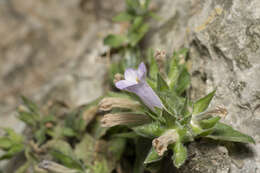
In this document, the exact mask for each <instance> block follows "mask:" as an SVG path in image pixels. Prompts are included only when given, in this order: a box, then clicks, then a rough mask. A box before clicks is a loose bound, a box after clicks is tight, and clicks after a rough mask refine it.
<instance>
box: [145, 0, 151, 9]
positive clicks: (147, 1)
mask: <svg viewBox="0 0 260 173" xmlns="http://www.w3.org/2000/svg"><path fill="white" fill-rule="evenodd" d="M150 2H151V0H145V2H144V9H145V10H147V9H148V7H149V4H150Z"/></svg>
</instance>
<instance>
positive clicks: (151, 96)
mask: <svg viewBox="0 0 260 173" xmlns="http://www.w3.org/2000/svg"><path fill="white" fill-rule="evenodd" d="M125 90H127V91H129V92H133V93H135V94H136V95H138V96H139V97H140V98H141V100H142V101H143V103H144V104H145V105H146V106H148V107H149V108H150V109H151V110H152V111H154V110H155V109H154V107H157V108H163V104H162V102H161V100H160V98H159V97H158V96H157V95H156V93H155V92H154V91H153V89H152V88H151V87H150V86H149V85H148V84H147V83H146V82H144V83H138V84H137V85H132V86H129V87H128V88H126V89H125Z"/></svg>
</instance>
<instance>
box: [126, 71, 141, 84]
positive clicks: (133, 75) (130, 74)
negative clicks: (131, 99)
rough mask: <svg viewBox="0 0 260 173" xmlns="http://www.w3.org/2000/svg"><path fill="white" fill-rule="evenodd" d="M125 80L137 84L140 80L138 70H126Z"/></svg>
mask: <svg viewBox="0 0 260 173" xmlns="http://www.w3.org/2000/svg"><path fill="white" fill-rule="evenodd" d="M124 75H125V80H127V81H131V82H137V81H136V79H137V78H138V75H137V70H134V69H132V68H128V69H126V70H125V74H124Z"/></svg>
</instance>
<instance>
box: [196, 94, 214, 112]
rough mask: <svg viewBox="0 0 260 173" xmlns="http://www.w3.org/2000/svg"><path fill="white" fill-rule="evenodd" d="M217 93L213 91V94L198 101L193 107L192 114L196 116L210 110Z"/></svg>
mask: <svg viewBox="0 0 260 173" xmlns="http://www.w3.org/2000/svg"><path fill="white" fill-rule="evenodd" d="M215 92H216V90H214V91H212V92H211V93H209V94H208V95H206V96H205V97H203V98H201V99H199V100H198V101H196V102H195V103H194V105H193V111H192V114H193V115H196V114H199V113H201V112H203V111H205V110H206V109H207V108H208V106H209V104H210V102H211V100H212V98H213V96H214V95H215Z"/></svg>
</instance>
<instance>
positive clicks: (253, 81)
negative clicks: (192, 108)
mask: <svg viewBox="0 0 260 173" xmlns="http://www.w3.org/2000/svg"><path fill="white" fill-rule="evenodd" d="M157 3H158V6H159V7H160V8H159V11H158V12H157V13H158V14H159V15H160V16H162V20H161V21H159V22H154V23H153V29H152V31H151V32H150V33H149V35H148V37H147V39H146V41H145V44H146V45H145V46H146V47H150V46H151V47H153V48H155V49H157V48H162V49H165V50H167V52H168V53H171V52H172V51H173V50H176V49H178V48H180V47H182V46H186V47H188V48H190V54H189V55H190V56H189V57H190V60H191V61H192V69H191V73H192V97H193V99H197V98H199V97H201V96H203V95H205V94H206V93H209V92H210V91H212V90H213V89H214V88H217V93H216V96H215V98H214V100H213V103H212V105H211V106H212V107H214V106H216V105H224V106H225V107H226V108H227V109H228V111H229V114H228V116H227V117H226V119H224V120H223V121H225V122H226V123H227V124H230V125H232V126H233V127H234V128H236V129H237V130H240V131H242V132H243V133H246V134H248V135H251V136H252V137H253V138H254V139H255V141H256V145H248V147H249V149H248V151H250V152H252V153H253V154H251V155H247V153H245V152H243V151H240V154H238V155H236V156H232V157H231V158H232V160H233V164H232V165H231V167H230V171H231V173H242V172H243V173H244V172H260V133H259V131H260V129H259V128H260V119H259V116H260V108H259V107H260V106H259V105H260V96H259V93H260V81H259V79H258V78H259V76H260V59H259V53H260V49H259V46H260V42H259V39H260V32H259V31H260V23H259V22H260V1H258V0H251V1H239V0H229V1H224V0H219V1H214V0H208V1H205V0H175V1H172V0H165V1H157ZM248 151H247V152H248ZM216 152H217V151H216ZM245 155H247V156H245ZM234 160H240V162H241V163H242V162H243V164H242V166H241V164H240V166H238V164H234V163H235V162H236V161H234Z"/></svg>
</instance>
